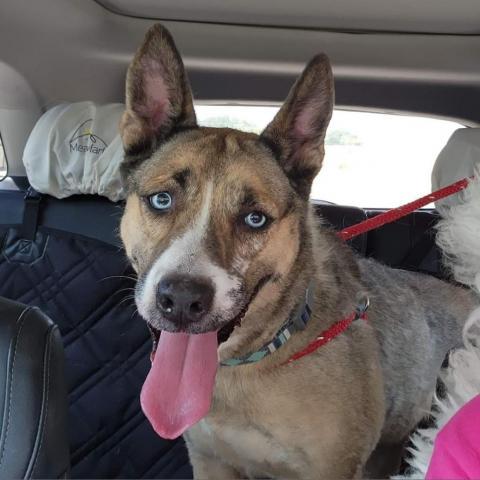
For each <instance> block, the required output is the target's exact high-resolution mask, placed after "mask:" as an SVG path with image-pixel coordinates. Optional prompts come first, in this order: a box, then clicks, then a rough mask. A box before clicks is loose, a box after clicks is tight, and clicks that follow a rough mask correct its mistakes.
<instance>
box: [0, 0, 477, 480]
mask: <svg viewBox="0 0 480 480" xmlns="http://www.w3.org/2000/svg"><path fill="white" fill-rule="evenodd" d="M479 20H480V5H479V4H478V3H477V2H476V1H475V0H457V1H456V2H449V1H447V0H425V1H423V2H415V1H413V0H407V1H404V2H383V1H382V0H364V1H362V2H358V1H355V0H339V1H336V2H329V1H327V0H318V1H313V0H300V1H297V2H288V1H286V0H277V1H270V0H268V1H263V2H256V1H254V0H244V1H242V2H239V1H233V2H220V1H218V0H204V1H201V2H195V1H192V0H186V1H184V2H181V3H180V2H174V1H172V0H162V1H160V2H158V1H154V0H139V1H137V2H129V1H126V0H69V1H68V2H65V1H62V0H41V1H37V2H29V1H26V0H3V1H2V2H1V4H0V138H1V140H0V177H1V178H2V181H1V182H0V356H1V359H2V360H1V362H0V372H1V373H0V383H1V386H2V389H3V394H0V425H1V433H0V478H59V477H65V476H67V477H72V478H191V477H192V470H191V466H190V464H189V461H188V455H187V451H186V448H185V445H184V443H183V440H182V439H177V440H174V441H167V440H163V439H161V438H159V437H158V436H157V435H156V434H155V432H154V431H153V429H152V428H151V426H150V424H149V423H148V421H147V420H146V418H145V417H144V415H143V413H142V411H141V409H140V405H139V392H140V389H141V385H142V382H143V380H144V378H145V375H146V372H147V371H148V368H149V362H150V359H149V355H150V349H151V338H150V333H149V331H148V329H147V327H146V324H145V323H144V322H143V321H142V319H141V318H140V316H139V315H138V313H137V311H136V308H135V305H134V302H133V299H132V290H133V287H134V282H135V276H134V272H133V270H132V269H131V267H130V266H129V264H128V261H127V258H126V256H125V253H124V251H123V249H122V244H121V241H120V238H119V235H118V228H119V220H120V216H121V214H122V205H123V200H124V198H122V196H121V195H120V194H118V188H119V187H118V182H120V180H119V174H118V168H117V169H115V168H113V167H112V168H107V166H106V165H103V166H102V170H101V171H100V170H95V168H94V167H95V166H94V165H90V166H88V165H87V164H85V165H83V164H81V163H80V162H79V158H80V156H81V154H83V153H85V152H82V151H81V149H80V150H79V147H78V145H79V144H78V143H75V142H76V140H77V138H78V135H79V134H82V135H83V134H85V135H87V136H88V142H89V143H88V145H89V147H88V148H89V152H87V153H89V154H91V153H92V152H93V150H94V149H100V152H101V153H102V154H103V153H104V154H105V158H106V159H108V160H109V161H110V162H111V163H110V164H109V165H117V167H118V162H117V163H115V162H116V160H117V159H118V158H121V147H120V143H119V139H118V133H117V126H118V122H119V117H120V115H121V112H122V109H123V102H124V95H125V73H126V69H127V66H128V64H129V62H130V61H131V59H132V57H133V54H134V52H135V49H136V48H137V46H138V45H139V44H140V43H141V41H142V38H143V35H144V33H145V31H146V30H147V29H148V27H149V26H151V25H152V24H153V23H155V22H156V21H161V22H162V23H163V24H164V25H165V26H166V27H167V28H168V29H169V30H170V31H171V32H172V34H173V35H174V37H175V39H176V42H177V44H178V47H179V49H180V51H181V53H182V56H183V59H184V62H185V66H186V68H187V70H188V74H189V76H190V79H191V84H192V90H193V94H194V97H195V100H196V102H197V104H198V106H199V108H200V107H202V108H206V107H222V108H223V112H226V113H225V114H224V115H225V118H224V121H225V122H227V123H228V122H229V119H228V115H229V113H228V112H229V109H231V111H233V110H234V109H235V108H237V107H249V108H250V109H252V110H251V111H252V114H251V115H252V116H255V115H256V113H255V111H256V110H255V109H256V108H264V107H278V106H279V105H280V103H281V102H282V101H283V99H284V98H285V96H286V94H287V92H288V89H289V87H290V86H291V84H292V83H293V82H294V80H295V78H296V76H297V75H298V74H299V72H300V71H301V70H302V68H303V66H304V65H305V64H306V62H308V60H309V59H310V58H311V57H312V56H313V55H315V54H316V53H318V52H320V51H323V52H325V53H327V54H328V56H329V57H330V59H331V62H332V66H333V72H334V77H335V91H336V94H335V96H336V101H335V104H336V106H335V108H336V111H338V112H360V113H362V112H363V113H365V114H369V115H370V114H372V115H377V116H378V115H387V116H401V117H403V119H404V121H406V122H408V121H409V119H410V118H419V117H421V118H425V119H428V121H429V122H433V123H435V122H443V121H448V122H451V125H452V126H451V127H450V130H449V132H450V133H453V131H454V130H458V129H460V130H462V131H464V130H465V131H469V132H471V135H469V136H468V137H465V136H463V137H462V141H461V142H453V143H449V135H446V136H445V135H443V136H439V135H437V134H435V133H434V134H433V136H435V137H436V141H438V142H439V143H438V144H439V145H440V144H441V145H442V146H445V145H447V144H448V145H449V146H448V151H447V150H445V149H444V153H443V157H448V158H447V160H448V162H449V163H450V164H451V165H454V164H455V162H456V161H458V160H459V157H461V156H462V155H467V154H468V153H465V152H466V151H468V149H469V145H470V144H474V143H475V142H477V143H478V142H479V138H480V133H479V130H476V127H477V125H478V123H480V102H479V98H480V62H479V61H478V58H479V53H480V31H479V28H478V25H479ZM340 114H341V113H340ZM222 115H223V114H222ZM218 116H219V115H217V117H218ZM92 118H93V121H94V123H93V125H94V126H93V127H92V128H90V125H87V126H85V121H91V120H92ZM222 118H223V117H222ZM220 120H221V119H220ZM221 121H222V120H221ZM359 122H361V120H359ZM384 124H385V128H386V129H389V128H390V127H389V126H388V125H389V123H388V121H387V120H385V122H384ZM77 125H78V127H79V128H81V130H78V131H77V130H76V129H75V126H77ZM226 126H228V125H226ZM87 127H88V128H87ZM240 128H241V127H240ZM331 128H332V127H331ZM442 131H443V130H442ZM78 132H80V133H78ZM77 134H78V135H77ZM381 135H382V133H379V134H378V136H381ZM389 135H391V136H392V138H395V139H396V140H395V141H396V142H398V144H399V145H400V144H401V145H402V147H406V148H408V151H411V152H412V155H414V154H415V149H417V144H416V143H413V144H411V143H410V139H409V138H408V136H406V135H404V134H403V131H402V132H400V131H396V130H395V129H394V127H392V128H390V130H389ZM333 137H334V136H333V135H332V140H331V142H332V145H333V146H334V147H335V146H337V147H338V145H342V142H343V141H344V140H341V141H338V138H337V140H335V138H333ZM421 137H422V138H423V140H424V141H425V142H428V141H429V139H430V138H431V137H429V136H428V135H427V134H425V135H424V136H423V135H421ZM389 138H390V137H389ZM335 142H337V143H335ZM346 142H347V144H348V145H347V146H346V149H344V150H342V152H343V151H345V152H346V151H347V149H348V152H352V151H354V150H355V148H357V147H356V146H355V145H356V141H355V140H354V141H351V139H350V140H349V139H347V140H346ZM435 145H436V144H435ZM339 148H340V147H339ZM341 148H343V147H341ZM396 148H397V145H396V144H389V143H388V142H384V143H383V144H382V153H381V155H382V157H384V159H385V161H387V159H388V157H389V156H392V154H393V153H392V152H393V151H394V150H395V149H396ZM445 148H447V147H445ZM109 149H110V150H109ZM104 150H105V152H104ZM334 150H335V148H332V149H331V151H332V152H333V151H334ZM337 150H338V149H337ZM440 150H441V148H440V149H438V148H437V147H436V146H435V147H432V151H433V153H432V158H431V159H430V160H428V159H425V162H427V163H426V168H425V167H424V166H423V167H422V166H420V165H419V169H418V170H417V168H416V163H415V162H417V163H421V162H422V161H423V159H422V158H421V157H420V158H418V160H415V162H405V165H402V159H401V158H398V157H399V156H398V155H397V156H395V161H396V167H395V168H398V170H399V171H403V172H404V176H403V177H401V178H399V177H397V175H396V174H395V175H394V174H389V170H388V169H382V168H376V167H375V162H373V163H372V168H371V169H370V170H368V171H367V170H365V177H362V176H359V175H358V174H357V173H355V176H356V177H355V178H357V180H356V181H353V182H351V183H349V186H348V191H349V194H350V197H349V199H350V198H351V199H352V200H351V201H350V202H345V203H339V202H338V201H336V200H335V199H332V198H330V197H329V196H328V195H326V196H325V197H323V194H322V189H321V188H318V192H316V193H318V194H317V195H316V196H315V198H312V202H313V204H314V208H315V211H316V212H317V213H318V215H319V218H321V219H322V222H324V223H325V224H328V225H330V226H332V228H334V229H336V230H340V229H342V228H344V227H347V226H350V225H353V224H356V223H358V222H360V221H362V220H364V219H367V218H371V217H374V216H376V215H378V213H380V212H382V211H385V210H386V209H387V208H388V207H390V206H394V205H390V203H389V202H388V201H385V202H383V198H382V197H381V195H378V199H376V202H375V204H374V205H372V204H361V202H356V201H355V198H356V195H357V194H358V195H359V193H360V192H361V191H362V190H364V189H369V190H370V193H372V192H373V194H375V192H376V187H377V186H379V187H378V191H380V190H382V191H397V192H402V191H405V192H406V193H405V195H404V197H402V198H404V199H405V202H407V201H410V200H414V198H413V197H410V193H409V192H410V190H409V189H408V185H409V184H410V183H412V182H414V179H415V177H416V176H417V175H420V173H419V172H420V171H421V172H422V174H423V177H422V182H423V183H422V185H424V189H423V192H422V191H420V192H418V193H419V194H427V193H429V191H430V190H429V189H430V188H431V184H430V176H429V175H425V172H426V171H431V168H432V167H433V163H434V161H435V159H436V157H437V155H438V154H440ZM422 151H423V150H422ZM445 152H446V153H445ZM94 153H95V152H94ZM107 154H108V155H107ZM328 154H329V151H328V145H327V156H328ZM348 154H349V155H350V153H348ZM332 155H333V153H332ZM367 157H368V152H367ZM332 158H333V157H332ZM415 158H417V157H415ZM381 160H383V158H382V159H381ZM397 160H398V161H397ZM105 161H106V160H105ZM428 162H430V163H428ZM406 165H408V168H407V166H406ZM347 166H348V165H347ZM345 168H347V167H345ZM453 168H454V167H453ZM361 170H362V171H363V167H362V169H361ZM462 174H463V172H459V176H458V179H460V178H463V176H462ZM321 175H322V172H321V173H320V176H321ZM364 178H365V179H368V182H370V183H368V185H367V183H366V182H367V180H365V179H364ZM337 183H338V184H335V185H333V188H334V189H335V190H338V191H341V190H343V189H345V188H346V187H344V186H342V184H341V183H339V182H337ZM380 185H381V186H382V187H381V188H380ZM440 186H441V185H440ZM422 188H423V187H422ZM405 202H404V203H405ZM438 218H439V214H438V212H437V211H436V210H435V208H433V205H432V206H431V208H426V209H422V210H418V211H416V212H414V213H412V214H410V215H408V216H407V217H405V218H402V219H400V220H397V221H395V222H393V223H390V224H388V225H385V226H383V227H381V228H379V229H376V230H372V231H370V232H368V233H364V234H362V235H360V236H359V237H357V238H355V239H353V240H352V241H350V242H349V243H350V244H351V246H352V247H353V248H354V249H355V250H356V251H357V252H358V254H359V255H364V256H367V257H372V258H375V259H377V260H380V261H381V262H383V263H385V264H387V265H389V266H392V267H395V268H402V269H407V270H412V271H419V272H424V273H427V274H430V275H434V276H437V277H439V278H444V279H448V274H447V272H446V271H445V269H444V268H443V267H442V264H441V254H440V252H439V251H438V249H437V247H436V245H435V228H434V227H435V223H436V222H437V220H438Z"/></svg>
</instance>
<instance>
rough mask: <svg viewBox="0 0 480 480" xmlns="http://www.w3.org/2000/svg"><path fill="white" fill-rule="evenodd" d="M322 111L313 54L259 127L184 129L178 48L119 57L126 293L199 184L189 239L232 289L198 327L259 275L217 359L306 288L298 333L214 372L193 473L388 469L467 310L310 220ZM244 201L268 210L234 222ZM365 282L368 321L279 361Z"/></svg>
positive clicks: (156, 318)
mask: <svg viewBox="0 0 480 480" xmlns="http://www.w3.org/2000/svg"><path fill="white" fill-rule="evenodd" d="M332 107H333V80H332V75H331V70H330V66H329V63H328V59H327V57H326V56H324V55H320V56H317V57H315V58H314V59H313V60H312V61H311V62H310V64H309V65H308V66H307V68H306V69H305V71H304V73H303V74H302V76H301V77H300V79H299V80H298V81H297V83H296V84H295V86H294V88H293V89H292V91H291V93H290V94H289V96H288V98H287V100H286V102H285V104H284V106H283V107H282V109H281V110H280V112H279V113H278V115H277V116H276V118H275V119H274V120H273V122H272V123H271V124H270V125H269V126H268V127H267V129H266V130H265V132H264V133H263V134H262V135H261V136H260V137H259V136H257V135H254V134H251V133H243V132H239V131H236V130H231V129H211V128H199V127H197V125H196V120H195V114H194V110H193V101H192V97H191V93H190V90H189V86H188V80H187V78H186V75H185V72H184V69H183V65H182V62H181V59H180V56H179V55H178V52H177V50H176V49H175V46H174V44H173V41H172V39H171V37H170V35H169V34H168V32H166V30H165V29H164V28H163V27H161V26H159V25H156V26H155V27H153V28H152V29H151V30H150V31H149V33H148V34H147V37H146V40H145V42H144V44H143V45H142V47H141V49H140V50H139V52H138V53H137V55H136V57H135V59H134V61H133V63H132V65H131V66H130V69H129V74H128V78H127V109H126V112H125V115H124V119H123V122H122V127H121V128H122V137H123V140H124V145H125V149H126V162H125V165H126V167H125V169H124V172H125V177H126V183H127V185H128V200H127V205H126V209H125V214H124V217H123V220H122V225H121V234H122V239H123V242H124V244H125V247H126V251H127V254H128V256H129V258H130V259H131V261H132V264H133V266H134V267H135V269H136V271H137V272H138V275H139V286H138V287H137V293H138V294H139V295H140V294H141V289H142V285H143V284H144V283H145V278H146V276H147V275H148V273H149V271H150V270H151V269H152V265H153V264H154V262H155V261H156V259H157V258H159V257H161V255H162V253H163V252H164V251H165V250H166V249H167V248H168V247H169V246H170V245H171V244H172V243H173V242H174V241H175V239H177V238H179V237H180V236H182V235H183V234H184V232H185V231H187V230H188V229H189V228H190V226H191V225H192V223H193V222H195V220H196V218H197V217H198V216H199V215H200V209H201V205H202V202H203V201H204V200H205V198H206V196H208V194H207V193H206V192H207V189H210V190H209V191H210V193H211V197H212V199H211V203H210V206H209V209H208V215H209V217H208V228H206V230H205V232H204V235H203V236H202V238H201V239H200V240H201V241H200V240H199V245H198V248H199V249H202V255H203V256H204V257H205V258H208V259H209V261H210V262H211V263H212V264H214V265H216V266H217V267H218V268H220V269H221V271H222V272H223V271H224V272H226V273H228V275H229V276H230V277H231V278H234V279H236V280H235V281H236V282H237V283H238V287H236V288H235V289H232V291H231V292H230V294H231V297H232V298H233V299H234V300H232V305H231V307H230V310H228V311H223V312H222V315H221V316H220V317H218V316H215V315H213V314H212V315H211V316H210V317H209V318H207V319H206V320H205V322H204V323H203V325H202V326H201V328H202V329H203V330H212V329H215V328H219V327H221V326H222V325H224V324H226V323H228V322H229V321H230V320H231V319H232V318H233V317H234V316H235V315H236V314H237V313H238V312H239V311H240V310H241V309H242V308H243V307H245V302H247V299H249V298H250V295H251V293H252V292H253V290H254V288H255V286H256V285H257V284H258V282H259V281H260V279H262V278H264V277H265V276H266V275H271V278H270V281H269V282H267V283H266V285H265V286H264V287H263V288H261V290H260V292H259V293H258V295H257V296H256V297H255V299H254V300H253V301H252V303H251V304H250V305H249V307H248V310H247V313H246V315H245V317H244V318H243V320H242V322H241V326H237V327H236V328H235V329H234V331H233V333H232V334H231V336H230V337H229V339H228V340H227V341H226V342H225V343H223V344H222V345H221V346H220V348H219V357H220V359H226V358H229V357H232V356H239V355H243V354H246V353H248V352H251V351H254V350H256V349H257V348H259V347H261V346H262V345H263V344H264V343H265V342H267V341H268V340H270V339H271V338H272V336H273V335H274V334H275V332H276V331H277V329H278V328H279V327H280V326H281V325H282V324H283V323H284V322H285V321H286V319H287V317H288V315H289V313H290V312H291V311H292V310H293V309H294V308H295V307H296V306H297V304H298V302H299V300H300V299H301V298H302V297H303V295H304V293H305V289H306V287H307V285H308V284H309V283H310V282H312V281H313V284H314V296H315V301H314V305H313V312H314V313H313V317H312V319H311V321H310V323H309V325H308V327H307V329H306V330H305V331H303V332H301V333H296V334H294V335H293V336H292V337H291V339H290V340H289V341H288V342H287V343H286V344H285V345H284V346H283V347H281V348H280V349H279V350H278V351H277V352H275V353H274V354H272V355H270V356H269V357H267V358H265V359H264V360H262V361H260V362H258V363H255V364H251V365H243V366H238V367H220V368H219V371H218V374H217V379H216V387H215V392H214V400H213V404H212V407H211V410H210V413H209V414H208V415H207V416H206V417H205V418H204V419H203V420H201V421H200V422H199V423H198V424H197V425H195V426H194V427H192V428H191V429H190V430H189V431H188V432H187V433H186V434H185V439H186V441H187V445H188V450H189V455H190V459H191V462H192V465H193V469H194V475H195V477H196V478H234V477H235V478H237V477H238V478H240V477H262V476H263V477H265V476H268V477H295V478H315V479H317V478H352V477H361V476H362V475H369V476H381V475H386V474H388V473H390V472H391V469H392V468H393V467H392V464H391V463H389V462H387V465H386V466H385V465H383V466H381V465H382V460H383V458H380V457H383V453H382V452H385V451H388V450H390V451H393V449H394V448H397V447H398V446H399V445H401V444H402V442H403V441H404V439H405V438H406V437H407V436H408V434H409V432H410V431H411V429H412V428H413V427H414V426H415V425H416V423H417V422H418V421H419V420H420V419H421V418H422V417H423V416H424V414H425V413H426V412H427V411H428V409H429V406H430V401H431V397H432V393H433V391H434V388H435V382H436V377H437V374H438V372H439V369H440V367H441V364H442V361H443V359H444V357H445V355H446V353H447V352H448V350H449V349H450V348H452V347H453V346H455V345H456V344H457V343H458V342H459V340H460V331H461V326H462V320H463V319H464V318H466V316H467V313H468V312H469V311H470V310H471V309H472V307H473V298H472V297H471V296H470V294H469V293H468V292H466V291H464V290H462V289H459V288H456V287H454V286H452V285H449V284H446V283H444V282H441V281H439V280H437V279H435V278H431V277H428V276H423V275H419V274H414V273H407V272H403V271H398V270H392V269H390V268H387V267H384V266H382V265H380V264H379V263H376V262H374V261H371V260H364V259H359V258H357V257H356V256H355V255H354V254H353V253H352V251H351V250H350V249H349V248H348V247H347V246H346V245H344V244H343V243H342V242H341V241H340V240H338V238H337V237H336V235H335V234H334V233H333V232H331V231H330V230H329V229H328V228H327V227H325V226H323V225H320V224H318V223H317V221H316V220H315V219H314V214H313V213H312V210H311V208H310V206H309V202H308V195H309V191H310V186H311V182H312V180H313V178H314V177H315V175H316V174H317V173H318V171H319V170H320V167H321V163H322V159H323V140H324V136H325V131H326V128H327V125H328V121H329V119H330V116H331V111H332ZM207 185H209V186H208V187H207ZM339 188H341V185H339ZM165 190H168V191H170V192H173V194H174V196H175V199H176V200H175V202H176V203H175V208H174V212H172V213H168V214H165V215H159V214H158V213H156V212H153V211H151V209H149V207H148V206H147V202H146V201H145V200H144V198H145V196H147V195H149V194H152V193H155V192H158V191H165ZM252 209H261V210H262V211H264V212H266V213H268V214H269V215H270V216H271V217H272V218H273V219H274V220H273V222H272V223H271V225H270V226H269V227H268V228H267V229H266V230H264V231H262V232H251V231H248V229H246V228H245V226H244V224H243V223H242V222H241V218H242V215H243V214H245V213H248V212H249V211H251V210H252ZM239 219H240V220H239ZM192 255H193V254H192ZM202 258H203V257H202ZM181 267H182V268H185V266H184V265H181ZM230 277H229V278H230ZM139 292H140V293H139ZM364 292H367V293H368V294H369V296H370V300H371V307H370V310H369V320H368V322H363V321H357V322H355V323H354V324H353V325H352V326H351V328H349V329H348V330H347V331H346V332H345V333H343V334H342V335H340V336H339V337H337V338H336V339H335V340H333V341H332V342H331V343H329V344H328V345H327V346H325V347H322V348H320V349H319V350H317V351H316V352H315V353H313V354H311V355H309V356H307V357H304V358H303V359H301V360H298V361H296V362H294V363H291V364H289V365H282V363H283V362H284V361H285V360H286V359H287V358H288V357H289V356H290V355H291V354H292V353H294V352H296V351H298V350H300V349H302V348H303V347H305V345H307V344H308V342H309V341H311V340H312V339H314V338H315V337H316V336H317V335H318V334H319V332H321V331H323V330H325V329H326V328H328V327H329V326H330V325H332V324H333V323H334V322H337V321H338V320H340V319H342V318H344V317H345V316H347V315H348V314H350V313H351V312H352V311H353V309H354V307H355V304H356V299H357V297H358V295H359V294H361V293H364ZM144 315H145V316H146V317H147V318H146V320H147V321H149V322H151V323H152V324H154V325H155V326H156V327H157V328H158V327H159V328H165V329H169V330H174V327H173V326H172V325H170V324H168V322H166V321H165V320H164V319H162V318H161V315H160V314H159V313H158V312H157V311H155V308H151V309H150V310H148V311H147V313H145V314H144ZM192 328H193V327H192ZM196 328H197V330H198V328H199V327H198V326H197V327H196ZM192 331H193V330H192ZM376 447H377V448H376ZM374 451H375V452H374ZM372 452H374V453H373V454H372ZM375 457H378V458H375ZM383 463H384V464H385V462H383Z"/></svg>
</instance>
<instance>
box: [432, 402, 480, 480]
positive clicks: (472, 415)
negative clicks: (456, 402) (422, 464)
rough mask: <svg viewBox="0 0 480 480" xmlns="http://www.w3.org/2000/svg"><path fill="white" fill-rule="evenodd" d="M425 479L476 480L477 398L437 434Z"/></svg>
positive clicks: (479, 470)
mask: <svg viewBox="0 0 480 480" xmlns="http://www.w3.org/2000/svg"><path fill="white" fill-rule="evenodd" d="M426 478H427V480H446V479H448V480H453V479H480V395H478V396H477V397H475V398H474V399H473V400H471V401H470V402H468V403H467V404H466V405H464V406H463V407H462V408H461V409H460V410H459V411H458V412H457V413H456V414H455V415H454V416H453V418H452V419H451V420H450V421H449V422H448V423H447V424H446V425H445V426H444V427H443V429H442V430H441V431H440V433H439V434H438V435H437V438H436V440H435V445H434V450H433V455H432V459H431V461H430V466H429V468H428V472H427V476H426Z"/></svg>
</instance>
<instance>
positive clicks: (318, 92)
mask: <svg viewBox="0 0 480 480" xmlns="http://www.w3.org/2000/svg"><path fill="white" fill-rule="evenodd" d="M333 102H334V86H333V76H332V69H331V67H330V62H329V60H328V57H327V56H326V55H324V54H320V55H317V56H316V57H314V58H313V59H312V60H311V61H310V63H309V64H308V65H307V66H306V67H305V70H304V71H303V73H302V75H301V76H300V78H299V79H298V80H297V81H296V83H295V85H294V86H293V87H292V89H291V90H290V93H289V94H288V97H287V99H286V100H285V103H284V104H283V106H282V107H281V108H280V110H279V111H278V113H277V115H276V116H275V118H274V119H273V120H272V122H271V123H270V124H269V125H268V127H267V128H266V129H265V130H264V131H263V133H262V134H261V136H260V138H261V139H262V140H263V141H264V142H265V143H266V144H267V145H269V146H270V147H271V149H272V150H273V151H274V153H275V154H276V155H277V157H278V160H279V162H280V164H281V166H282V168H283V170H284V171H285V173H286V175H287V176H288V177H289V179H290V182H291V183H292V185H293V186H294V188H295V189H296V190H297V192H298V193H299V194H300V195H301V196H303V197H305V198H308V196H309V194H310V188H311V185H312V181H313V179H314V178H315V176H316V175H317V173H318V172H319V170H320V168H321V166H322V161H323V155H324V140H325V132H326V130H327V126H328V122H329V121H330V118H331V116H332V109H333Z"/></svg>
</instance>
